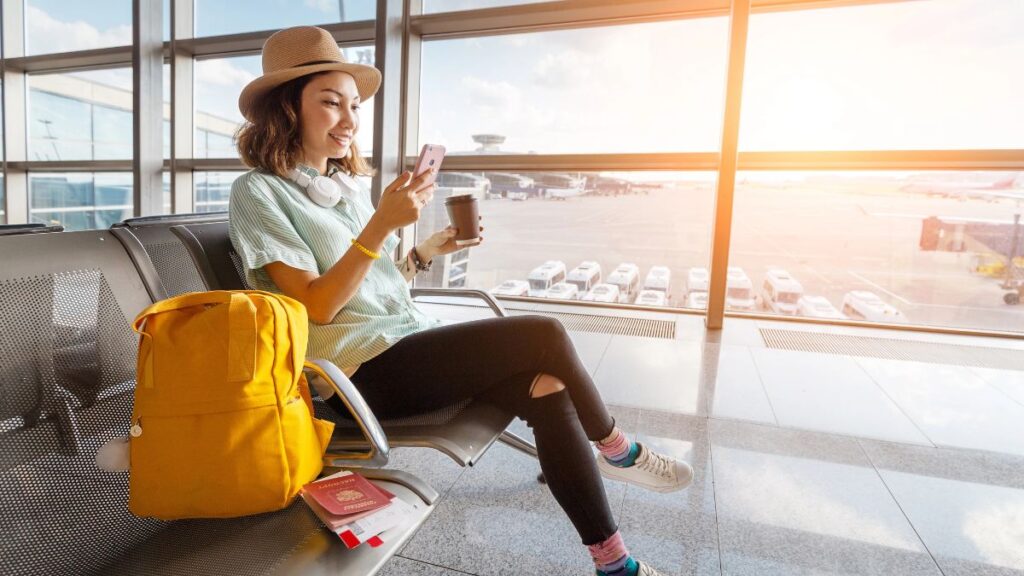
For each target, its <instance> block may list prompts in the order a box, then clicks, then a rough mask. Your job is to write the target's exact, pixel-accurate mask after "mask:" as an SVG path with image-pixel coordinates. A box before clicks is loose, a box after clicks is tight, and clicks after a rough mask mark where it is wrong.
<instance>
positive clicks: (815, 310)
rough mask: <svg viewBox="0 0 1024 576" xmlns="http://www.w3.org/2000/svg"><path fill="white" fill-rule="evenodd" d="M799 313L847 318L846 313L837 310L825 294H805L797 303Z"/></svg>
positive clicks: (814, 316)
mask: <svg viewBox="0 0 1024 576" xmlns="http://www.w3.org/2000/svg"><path fill="white" fill-rule="evenodd" d="M797 314H799V315H801V316H807V317H808V318H831V319H833V320H846V314H843V313H842V312H840V311H839V310H837V309H836V307H835V306H833V305H832V303H831V302H829V301H828V298H825V297H824V296H804V297H803V298H801V299H800V303H799V304H798V305H797Z"/></svg>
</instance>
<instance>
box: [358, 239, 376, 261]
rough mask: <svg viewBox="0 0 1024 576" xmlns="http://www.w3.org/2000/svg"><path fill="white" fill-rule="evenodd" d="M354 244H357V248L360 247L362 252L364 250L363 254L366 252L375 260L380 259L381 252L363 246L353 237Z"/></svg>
mask: <svg viewBox="0 0 1024 576" xmlns="http://www.w3.org/2000/svg"><path fill="white" fill-rule="evenodd" d="M352 245H353V246H355V247H356V248H358V249H359V251H360V252H362V253H363V254H366V255H367V256H369V257H370V258H373V259H374V260H380V253H379V252H374V251H373V250H370V249H369V248H367V247H366V246H363V245H362V244H360V243H359V241H358V240H356V239H355V238H353V239H352Z"/></svg>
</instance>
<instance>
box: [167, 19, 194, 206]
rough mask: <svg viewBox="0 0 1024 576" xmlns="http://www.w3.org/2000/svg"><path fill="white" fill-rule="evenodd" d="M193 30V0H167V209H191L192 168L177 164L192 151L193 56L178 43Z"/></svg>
mask: <svg viewBox="0 0 1024 576" xmlns="http://www.w3.org/2000/svg"><path fill="white" fill-rule="evenodd" d="M194 30H195V11H194V1H193V0H171V40H170V63H171V158H170V162H169V165H168V170H169V172H170V176H171V212H172V213H174V214H184V213H189V212H194V211H195V186H194V184H193V183H194V175H193V173H192V169H191V168H190V167H187V166H183V165H182V164H181V160H182V159H189V160H190V159H192V157H193V156H194V154H195V152H194V151H195V146H194V144H195V143H194V142H193V138H194V137H195V136H194V135H195V110H193V106H194V98H193V95H194V94H195V88H194V82H195V79H194V70H195V60H194V58H193V56H192V54H191V53H190V52H188V51H187V50H184V49H183V48H182V47H181V43H182V41H183V40H189V39H191V38H192V36H193V33H194Z"/></svg>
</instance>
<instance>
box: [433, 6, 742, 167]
mask: <svg viewBox="0 0 1024 576" xmlns="http://www.w3.org/2000/svg"><path fill="white" fill-rule="evenodd" d="M727 33H728V21H727V19H725V18H706V19H698V20H682V21H675V22H659V23H653V24H634V25H629V26H612V27H601V28H595V29H580V30H562V31H556V32H539V33H530V34H515V35H503V36H489V37H484V38H467V39H457V40H437V41H430V42H424V44H423V72H422V75H421V82H422V86H421V91H420V92H421V93H420V126H419V141H420V142H430V143H434V144H444V145H445V146H446V147H447V148H448V149H449V150H450V151H453V152H476V153H510V152H511V153H594V152H682V151H715V150H717V149H718V145H719V139H720V138H721V131H722V110H723V98H722V95H723V90H724V86H725V68H726V67H725V63H726V46H727V42H728V38H727Z"/></svg>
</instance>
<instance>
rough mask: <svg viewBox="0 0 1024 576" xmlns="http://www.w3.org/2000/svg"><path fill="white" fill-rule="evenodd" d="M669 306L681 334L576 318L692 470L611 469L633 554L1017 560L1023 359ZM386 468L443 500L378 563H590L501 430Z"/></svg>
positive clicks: (592, 350)
mask: <svg viewBox="0 0 1024 576" xmlns="http://www.w3.org/2000/svg"><path fill="white" fill-rule="evenodd" d="M430 311H431V313H434V314H436V315H438V316H440V317H447V318H450V319H451V320H454V321H458V320H467V319H471V318H475V317H486V316H487V315H488V314H487V313H486V312H483V311H480V310H474V309H472V308H469V309H467V308H463V307H459V308H455V307H450V306H434V307H432V309H431V310H430ZM676 322H677V336H676V339H675V340H654V339H644V338H637V337H630V336H619V335H615V336H612V335H606V334H590V333H572V336H573V339H574V341H575V343H576V345H577V348H578V350H579V353H580V356H581V358H582V359H583V361H584V364H585V365H586V366H587V368H588V370H589V371H590V373H591V375H592V376H593V378H594V381H595V383H596V384H597V386H598V388H599V389H600V391H601V393H602V395H603V396H604V397H605V399H606V401H607V402H608V403H609V404H610V405H611V407H612V410H613V414H614V415H615V417H616V420H617V421H618V422H619V424H620V425H621V426H622V427H623V428H624V429H625V430H626V431H627V432H628V433H629V434H630V435H631V436H635V437H638V438H639V439H641V440H642V441H644V442H646V443H648V444H650V445H652V446H655V447H656V448H657V449H658V450H659V451H662V452H665V453H669V454H672V455H674V456H676V457H678V458H683V459H685V460H687V461H689V462H691V463H692V464H693V466H694V469H695V472H696V476H695V478H694V483H693V485H692V486H690V488H688V489H687V490H685V491H682V492H677V493H673V494H657V493H652V492H646V491H643V490H639V489H636V488H634V487H627V486H625V485H622V484H618V483H614V482H610V481H606V489H607V493H608V497H609V502H610V503H611V505H612V510H613V511H614V513H615V515H616V518H617V519H618V521H619V525H620V529H621V531H622V533H623V536H624V538H625V540H626V542H627V545H628V546H629V547H630V549H631V550H632V552H633V553H634V554H635V555H636V556H637V557H638V558H641V559H644V560H646V561H648V562H649V563H651V564H652V565H654V566H656V567H658V568H659V569H660V570H662V571H663V572H665V573H666V574H716V575H717V574H750V575H758V576H764V575H772V574H780V575H781V574H785V575H790V574H815V575H824V574H837V575H838V574H842V575H850V574H863V575H883V574H884V575H888V574H893V575H917V574H934V575H943V574H944V575H946V576H952V575H957V576H960V575H963V576H967V575H972V576H973V575H978V576H988V575H1010V574H1015V575H1019V576H1024V372H1015V371H1007V370H995V369H990V368H979V367H975V366H958V365H942V364H934V363H923V362H910V361H902V360H889V359H881V358H868V357H854V356H838V355H826V354H819V353H809V352H798V351H786V350H776V349H770V348H768V347H766V346H765V344H764V341H763V340H762V339H761V338H760V335H759V331H758V329H759V328H760V327H763V326H766V325H772V326H773V327H779V326H780V324H779V323H766V322H760V321H753V320H730V321H729V323H727V325H726V329H725V330H724V331H722V332H719V333H712V334H710V335H708V334H707V333H705V331H704V330H703V326H702V325H701V320H700V319H699V318H696V317H680V318H676ZM782 326H784V327H786V328H790V329H802V330H806V329H808V328H807V327H806V326H804V325H798V326H796V327H795V328H794V326H793V325H782ZM813 328H815V329H821V330H823V331H832V332H833V333H844V334H851V333H852V334H858V331H857V330H858V329H850V328H828V327H825V328H818V327H813ZM869 332H870V334H869ZM859 334H868V335H871V336H884V337H899V338H903V339H917V340H920V341H929V342H943V343H959V344H963V345H968V346H990V345H991V346H998V347H1004V348H1010V349H1016V350H1024V342H1021V341H1013V340H998V341H997V340H993V341H992V342H989V341H988V340H987V339H976V338H962V337H961V338H957V337H951V336H941V335H934V334H931V335H920V338H918V336H919V335H918V334H915V333H907V332H902V333H899V334H898V335H897V336H893V335H892V334H888V333H886V332H884V331H877V330H871V331H864V330H862V331H861V332H859ZM1022 353H1024V352H1022ZM515 427H516V430H515V431H516V432H517V433H520V434H522V435H524V436H527V437H529V436H530V430H529V429H528V428H526V427H525V426H523V425H522V423H520V422H517V423H516V424H515ZM392 465H393V466H394V467H396V468H401V469H406V470H408V471H410V472H412V473H414V474H416V475H418V476H420V477H421V478H424V479H425V480H427V481H428V482H430V483H431V484H432V485H433V486H434V487H435V488H437V489H438V490H439V491H440V492H441V493H442V494H443V497H442V500H441V502H440V503H439V505H438V507H437V509H436V511H435V512H434V514H433V515H432V516H431V517H430V519H429V520H428V521H427V523H426V524H425V525H424V526H423V528H422V529H421V530H420V531H419V532H418V533H417V534H416V536H415V537H414V538H413V539H412V540H411V541H410V542H409V544H408V545H407V546H406V547H405V548H404V549H403V550H402V552H401V554H400V557H398V558H395V559H394V560H393V561H391V562H390V563H389V564H388V565H387V566H386V567H385V568H384V570H383V572H382V574H384V575H385V576H406V575H430V576H438V575H446V576H448V575H455V574H474V575H480V576H484V575H505V574H508V575H513V574H545V575H548V574H550V575H559V576H561V575H581V576H582V575H585V574H592V573H593V571H592V565H591V564H590V561H589V559H588V557H587V554H586V552H585V550H584V549H583V548H582V546H580V545H579V540H578V537H577V536H576V534H575V532H574V530H573V527H572V525H571V524H570V523H569V521H568V520H567V519H566V517H565V515H564V514H563V513H562V512H561V510H560V509H559V507H558V505H557V504H556V503H555V501H554V499H553V498H552V497H551V495H550V493H549V492H548V490H547V488H546V487H545V486H544V485H542V484H539V483H538V482H537V481H536V474H537V472H538V470H539V468H538V465H537V463H536V462H535V461H534V460H532V459H531V458H529V457H527V456H524V455H522V454H521V453H519V452H516V451H514V450H512V449H510V448H508V447H506V446H504V445H500V444H499V445H495V446H494V447H493V448H491V450H490V451H489V452H488V453H487V455H486V456H485V457H484V458H483V459H482V460H481V462H480V463H479V464H478V465H477V466H476V467H474V468H471V469H462V468H459V467H458V466H456V465H455V464H454V463H452V462H451V461H449V460H447V459H446V458H445V457H444V456H442V455H441V454H440V453H437V452H432V451H429V450H397V451H395V453H394V458H393V462H392Z"/></svg>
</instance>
